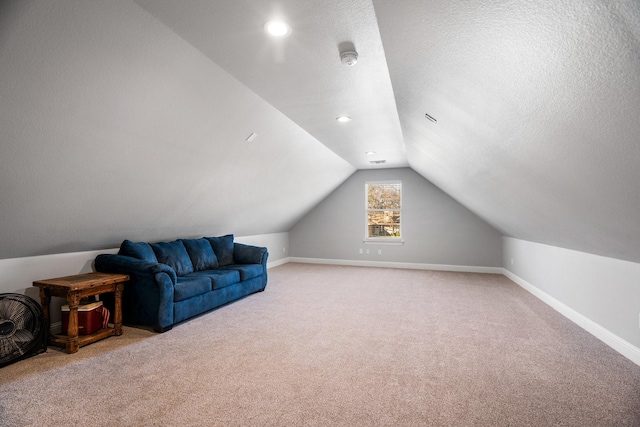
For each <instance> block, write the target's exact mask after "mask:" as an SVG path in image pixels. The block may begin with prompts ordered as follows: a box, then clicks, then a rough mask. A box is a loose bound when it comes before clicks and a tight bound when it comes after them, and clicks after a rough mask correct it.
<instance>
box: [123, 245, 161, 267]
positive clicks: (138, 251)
mask: <svg viewBox="0 0 640 427" xmlns="http://www.w3.org/2000/svg"><path fill="white" fill-rule="evenodd" d="M118 254H120V255H125V256H130V257H132V258H137V259H140V260H142V261H147V262H158V258H156V254H155V253H154V252H153V249H152V248H151V245H149V244H148V243H147V242H132V241H131V240H125V241H124V242H122V244H121V245H120V251H119V252H118Z"/></svg>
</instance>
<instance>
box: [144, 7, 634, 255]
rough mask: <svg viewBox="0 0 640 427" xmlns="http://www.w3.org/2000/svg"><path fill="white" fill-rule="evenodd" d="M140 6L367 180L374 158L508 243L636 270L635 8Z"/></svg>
mask: <svg viewBox="0 0 640 427" xmlns="http://www.w3.org/2000/svg"><path fill="white" fill-rule="evenodd" d="M136 2H137V3H138V4H139V5H141V6H142V7H143V8H145V10H147V11H149V12H150V13H151V14H153V15H154V16H155V17H157V18H158V19H159V20H160V21H162V22H163V23H165V24H166V25H167V26H169V27H170V28H172V29H173V30H174V31H175V32H176V33H177V34H179V35H180V36H181V37H183V38H184V39H185V40H188V41H189V42H190V43H191V44H192V45H193V46H195V47H196V48H198V49H199V50H200V51H202V52H204V53H205V54H206V55H207V56H208V57H209V58H211V59H212V60H213V61H214V62H216V63H217V64H219V65H220V66H222V67H223V68H224V69H226V70H227V71H229V72H230V73H231V74H232V75H234V76H235V77H237V78H238V80H240V81H241V82H243V83H244V84H245V85H247V86H248V87H250V88H251V89H252V90H253V91H255V92H256V93H258V94H259V95H261V96H262V97H263V98H264V99H266V100H267V101H268V102H270V103H271V104H272V105H274V106H275V107H276V108H278V109H279V110H280V111H282V112H283V113H285V114H286V115H287V116H288V117H290V118H291V119H292V120H294V121H295V122H296V123H298V124H299V125H300V126H301V127H303V128H304V129H306V130H307V131H308V132H309V133H310V134H312V135H313V136H315V137H316V138H317V139H318V140H319V141H320V142H322V143H323V144H324V145H326V146H327V147H329V148H330V149H331V150H333V151H334V152H336V153H337V154H339V155H340V156H341V157H343V158H344V159H345V160H347V161H349V162H350V163H351V164H352V165H354V166H355V167H356V168H358V169H363V168H370V167H372V166H371V165H370V164H367V161H368V160H369V159H367V158H366V157H365V156H364V155H363V154H364V152H366V151H369V150H372V151H376V152H377V153H378V156H379V157H380V158H386V159H387V160H389V164H388V166H403V164H404V163H405V162H408V164H409V165H410V166H411V167H412V168H413V169H414V170H415V171H417V172H418V173H420V174H421V175H423V176H424V177H425V178H427V179H429V180H430V181H432V182H433V183H435V184H436V185H438V186H439V187H440V188H442V189H443V190H445V191H446V192H447V193H449V194H450V195H451V196H452V197H454V198H455V199H457V200H458V201H459V202H461V203H462V204H464V205H465V206H467V207H468V208H470V209H471V210H472V211H474V212H475V213H477V214H478V215H479V216H481V217H482V218H484V219H485V220H487V221H488V222H489V223H490V224H492V225H493V226H495V227H496V228H497V229H499V230H500V231H501V232H502V233H504V234H505V235H508V236H513V237H517V238H521V239H526V240H531V241H536V242H542V243H547V244H551V245H557V246H561V247H566V248H571V249H577V250H581V251H585V252H590V253H595V254H601V255H607V256H612V257H616V258H621V259H626V260H632V261H640V120H638V118H639V117H640V54H639V52H640V3H638V2H637V1H633V0H626V1H618V2H609V1H604V0H570V1H562V2H558V1H554V0H547V1H544V0H543V1H536V2H531V1H526V0H520V1H505V0H489V1H486V0H483V1H466V0H458V1H451V0H403V1H402V2H394V1H387V0H374V1H373V2H370V1H366V0H351V1H341V0H305V1H297V0H281V1H278V2H267V1H240V2H211V1H206V0H200V1H198V0H195V1H191V2H189V6H188V7H185V6H184V5H183V4H182V3H181V2H175V1H172V0H136ZM272 17H282V18H285V19H287V20H288V22H289V23H290V24H291V26H292V28H293V33H292V35H291V36H290V37H289V38H288V39H286V40H284V41H283V42H282V43H281V44H278V45H274V44H273V43H272V41H269V40H266V39H265V37H264V34H262V32H261V25H262V23H264V22H265V21H266V20H267V19H270V18H272ZM344 41H351V42H353V43H354V45H355V47H356V49H357V50H358V51H359V53H360V61H359V63H358V64H357V65H356V66H355V67H353V68H345V67H344V66H342V65H341V64H340V63H339V60H338V58H339V55H338V54H339V49H338V46H339V43H340V42H344ZM387 70H388V74H387ZM425 113H427V114H429V115H430V116H432V117H435V118H436V119H437V123H434V122H432V121H429V120H427V119H426V118H425ZM338 114H347V115H350V116H352V117H353V119H354V120H353V122H352V123H350V124H349V126H348V127H342V128H340V127H336V126H335V123H334V122H333V121H332V120H333V118H334V117H335V116H336V115H338ZM383 147H384V148H383Z"/></svg>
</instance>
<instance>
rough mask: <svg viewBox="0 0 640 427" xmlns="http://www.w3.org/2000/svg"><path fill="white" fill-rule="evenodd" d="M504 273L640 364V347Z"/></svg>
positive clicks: (529, 284) (511, 274) (533, 287)
mask: <svg viewBox="0 0 640 427" xmlns="http://www.w3.org/2000/svg"><path fill="white" fill-rule="evenodd" d="M502 274H504V275H505V276H507V277H508V278H509V279H511V280H512V281H514V282H515V283H516V284H518V285H519V286H521V287H522V288H523V289H525V290H527V291H528V292H530V293H531V294H533V295H534V296H535V297H537V298H538V299H540V300H542V301H543V302H545V303H546V304H548V305H549V306H551V307H553V308H554V309H555V310H556V311H558V312H559V313H560V314H562V315H563V316H564V317H566V318H567V319H569V320H571V321H572V322H573V323H575V324H576V325H578V326H580V327H581V328H582V329H584V330H585V331H587V332H589V333H590V334H591V335H593V336H595V337H596V338H598V339H599V340H600V341H602V342H604V343H605V344H607V345H608V346H609V347H611V348H613V349H614V350H615V351H617V352H618V353H620V354H622V355H623V356H624V357H626V358H627V359H629V360H631V361H632V362H633V363H635V364H636V365H639V366H640V348H638V347H636V346H634V345H633V344H631V343H629V342H628V341H625V340H623V339H622V338H620V337H619V336H617V335H616V334H614V333H613V332H611V331H609V330H608V329H605V328H604V327H602V326H600V325H599V324H597V323H596V322H594V321H593V320H591V319H589V318H587V317H585V316H583V315H582V314H580V313H578V312H577V311H575V310H573V309H572V308H570V307H568V306H566V305H565V304H563V303H561V302H560V301H558V300H557V299H555V298H553V297H552V296H551V295H549V294H547V293H546V292H544V291H542V290H540V289H539V288H537V287H535V286H534V285H532V284H531V283H529V282H527V281H526V280H524V279H522V278H520V277H519V276H516V275H515V274H513V273H512V272H511V271H509V270H507V269H506V268H505V269H503V272H502Z"/></svg>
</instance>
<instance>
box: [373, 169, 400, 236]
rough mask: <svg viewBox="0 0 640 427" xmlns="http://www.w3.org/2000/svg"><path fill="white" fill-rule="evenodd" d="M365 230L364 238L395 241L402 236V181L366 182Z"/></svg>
mask: <svg viewBox="0 0 640 427" xmlns="http://www.w3.org/2000/svg"><path fill="white" fill-rule="evenodd" d="M365 189H366V195H367V202H366V210H367V231H366V234H365V240H371V239H375V240H378V239H380V240H388V241H396V240H400V239H401V237H402V234H401V231H400V230H401V228H400V217H401V216H402V214H401V212H402V182H400V181H391V182H389V181H387V182H367V183H366V184H365Z"/></svg>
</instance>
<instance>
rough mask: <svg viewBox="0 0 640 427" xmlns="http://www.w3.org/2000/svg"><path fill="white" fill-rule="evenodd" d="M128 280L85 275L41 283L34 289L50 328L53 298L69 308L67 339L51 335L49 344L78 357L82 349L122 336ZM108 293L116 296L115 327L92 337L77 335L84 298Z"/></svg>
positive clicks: (124, 275)
mask: <svg viewBox="0 0 640 427" xmlns="http://www.w3.org/2000/svg"><path fill="white" fill-rule="evenodd" d="M128 280H129V276H127V275H126V274H108V273H86V274H78V275H75V276H67V277H58V278H55V279H47V280H38V281H35V282H33V286H37V287H39V288H40V302H41V304H42V311H43V312H44V317H45V324H46V325H49V326H48V328H49V329H50V328H51V317H50V313H49V303H50V302H51V297H52V296H55V297H62V298H66V299H67V304H69V326H68V328H67V335H53V334H49V344H53V345H62V346H64V347H66V350H67V353H75V352H77V351H78V348H80V346H83V345H87V344H91V343H92V342H96V341H98V340H100V339H102V338H106V337H110V336H112V335H122V290H123V288H124V283H125V282H126V281H128ZM106 292H113V293H114V294H115V307H114V313H113V327H112V328H111V327H107V328H103V329H100V330H98V331H96V332H94V333H93V334H90V335H83V336H79V335H78V306H79V305H80V300H81V299H82V298H84V297H90V296H93V295H100V294H104V293H106Z"/></svg>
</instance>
